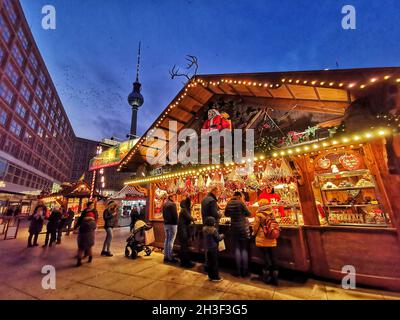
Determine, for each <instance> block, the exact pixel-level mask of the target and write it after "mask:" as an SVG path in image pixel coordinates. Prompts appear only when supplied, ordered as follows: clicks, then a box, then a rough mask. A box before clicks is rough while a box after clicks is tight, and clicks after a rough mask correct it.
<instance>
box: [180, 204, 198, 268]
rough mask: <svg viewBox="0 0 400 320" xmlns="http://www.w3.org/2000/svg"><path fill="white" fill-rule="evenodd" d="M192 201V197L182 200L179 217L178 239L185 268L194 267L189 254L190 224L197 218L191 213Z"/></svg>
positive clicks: (182, 263)
mask: <svg viewBox="0 0 400 320" xmlns="http://www.w3.org/2000/svg"><path fill="white" fill-rule="evenodd" d="M190 209H191V201H190V198H189V197H187V198H186V199H184V200H182V201H181V212H180V213H179V219H178V240H179V244H180V247H181V248H180V259H181V266H182V267H184V268H193V267H194V263H193V262H191V261H190V254H189V238H190V224H191V223H192V222H194V221H195V219H194V218H193V217H192V215H191V214H190Z"/></svg>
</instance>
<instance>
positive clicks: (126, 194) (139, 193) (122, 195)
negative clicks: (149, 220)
mask: <svg viewBox="0 0 400 320" xmlns="http://www.w3.org/2000/svg"><path fill="white" fill-rule="evenodd" d="M146 198H147V189H146V188H143V187H141V186H139V185H138V186H125V187H123V188H122V189H121V190H120V191H119V192H117V193H116V194H114V195H113V196H112V197H110V198H109V200H110V201H114V202H116V203H117V204H118V210H119V214H118V226H120V227H125V226H129V225H130V223H131V217H130V215H131V212H132V210H137V211H138V214H139V215H140V214H141V213H145V211H146Z"/></svg>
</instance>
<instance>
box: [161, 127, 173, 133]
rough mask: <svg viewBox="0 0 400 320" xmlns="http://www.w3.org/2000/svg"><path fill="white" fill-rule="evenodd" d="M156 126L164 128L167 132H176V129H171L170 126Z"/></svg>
mask: <svg viewBox="0 0 400 320" xmlns="http://www.w3.org/2000/svg"><path fill="white" fill-rule="evenodd" d="M158 128H160V129H164V130H166V131H168V132H172V133H177V131H174V130H171V129H170V128H166V127H164V126H158Z"/></svg>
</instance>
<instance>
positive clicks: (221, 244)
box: [218, 239, 226, 251]
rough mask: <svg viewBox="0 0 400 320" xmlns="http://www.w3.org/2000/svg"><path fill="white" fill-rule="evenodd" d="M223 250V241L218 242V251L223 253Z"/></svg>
mask: <svg viewBox="0 0 400 320" xmlns="http://www.w3.org/2000/svg"><path fill="white" fill-rule="evenodd" d="M225 249H226V248H225V241H224V239H222V240H221V241H220V242H218V251H224V250H225Z"/></svg>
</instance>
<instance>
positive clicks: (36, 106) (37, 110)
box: [32, 100, 40, 114]
mask: <svg viewBox="0 0 400 320" xmlns="http://www.w3.org/2000/svg"><path fill="white" fill-rule="evenodd" d="M39 108H40V107H39V104H38V103H37V102H36V100H33V102H32V110H33V111H35V113H36V114H38V113H39Z"/></svg>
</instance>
